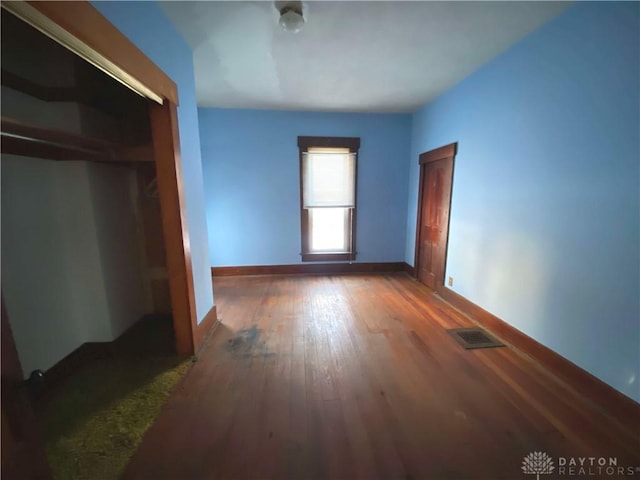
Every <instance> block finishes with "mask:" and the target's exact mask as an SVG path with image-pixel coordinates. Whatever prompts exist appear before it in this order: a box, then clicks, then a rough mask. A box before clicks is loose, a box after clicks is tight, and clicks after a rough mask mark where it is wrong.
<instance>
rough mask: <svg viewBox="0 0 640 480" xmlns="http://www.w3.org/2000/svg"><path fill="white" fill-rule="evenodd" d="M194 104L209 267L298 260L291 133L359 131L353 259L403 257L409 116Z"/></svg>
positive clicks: (294, 138)
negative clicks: (200, 143)
mask: <svg viewBox="0 0 640 480" xmlns="http://www.w3.org/2000/svg"><path fill="white" fill-rule="evenodd" d="M198 112H199V117H200V138H201V140H202V161H203V170H204V182H205V192H206V197H207V198H206V202H207V221H208V225H209V242H210V243H209V250H210V252H211V264H212V265H216V266H222V265H285V264H295V263H300V255H299V253H300V184H299V182H300V180H299V165H298V163H299V160H298V147H297V137H298V135H311V136H343V137H350V136H351V137H360V138H361V147H360V153H359V157H358V199H357V201H358V214H357V230H356V242H357V251H358V256H357V258H356V261H357V262H401V261H403V258H404V245H405V241H404V232H405V224H406V202H407V191H406V188H407V181H408V170H409V168H408V165H407V163H406V158H407V157H408V155H409V143H410V122H411V117H410V115H384V114H380V115H374V114H345V113H306V112H276V111H264V110H227V109H213V108H200V109H199V110H198Z"/></svg>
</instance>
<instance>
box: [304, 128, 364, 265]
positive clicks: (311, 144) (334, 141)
mask: <svg viewBox="0 0 640 480" xmlns="http://www.w3.org/2000/svg"><path fill="white" fill-rule="evenodd" d="M310 148H348V149H349V153H353V154H355V176H354V179H355V185H354V195H355V202H354V207H353V208H352V209H350V212H351V232H350V233H351V235H350V237H351V238H350V239H349V240H348V242H347V243H348V246H349V250H350V251H349V252H335V253H314V252H312V251H311V248H310V244H309V240H310V232H309V226H310V225H309V210H308V209H306V208H304V207H303V198H302V194H303V188H304V179H303V178H302V175H303V170H302V157H303V154H304V153H305V152H307V151H308V150H309V149H310ZM298 150H299V169H300V170H299V177H300V236H301V244H302V251H301V253H300V255H301V257H302V261H303V262H340V261H345V262H346V261H349V262H352V261H354V260H355V259H356V255H357V252H356V213H357V210H358V151H359V150H360V138H359V137H306V136H299V137H298Z"/></svg>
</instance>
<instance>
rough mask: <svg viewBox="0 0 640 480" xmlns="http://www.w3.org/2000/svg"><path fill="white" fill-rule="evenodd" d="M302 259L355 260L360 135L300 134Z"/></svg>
mask: <svg viewBox="0 0 640 480" xmlns="http://www.w3.org/2000/svg"><path fill="white" fill-rule="evenodd" d="M298 147H299V148H300V219H301V226H302V261H303V262H313V261H337V260H355V256H356V251H355V238H356V233H355V226H356V177H357V175H356V173H357V171H358V168H357V160H358V149H359V148H360V139H359V138H351V137H348V138H347V137H298Z"/></svg>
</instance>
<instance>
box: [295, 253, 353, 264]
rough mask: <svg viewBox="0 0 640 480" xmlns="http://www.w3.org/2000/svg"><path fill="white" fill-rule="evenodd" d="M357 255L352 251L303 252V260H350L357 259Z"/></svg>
mask: <svg viewBox="0 0 640 480" xmlns="http://www.w3.org/2000/svg"><path fill="white" fill-rule="evenodd" d="M355 259H356V255H355V254H352V253H303V254H302V261H303V262H348V261H350V260H355Z"/></svg>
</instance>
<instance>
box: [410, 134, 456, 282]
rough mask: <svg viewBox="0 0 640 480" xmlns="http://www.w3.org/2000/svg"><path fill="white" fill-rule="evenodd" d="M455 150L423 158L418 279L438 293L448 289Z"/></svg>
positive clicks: (449, 147) (449, 148)
mask: <svg viewBox="0 0 640 480" xmlns="http://www.w3.org/2000/svg"><path fill="white" fill-rule="evenodd" d="M455 151H456V144H451V145H447V146H445V147H441V148H438V149H436V150H431V151H429V152H426V153H423V154H422V155H420V189H419V198H418V202H419V203H418V225H417V232H416V235H417V239H416V240H417V241H416V262H415V267H416V276H417V277H418V280H420V281H421V282H422V283H424V284H425V285H427V286H428V287H431V288H433V289H434V290H439V289H440V288H441V287H443V286H444V271H445V263H446V257H447V240H448V236H449V210H450V204H451V185H452V180H453V159H454V156H455Z"/></svg>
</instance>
